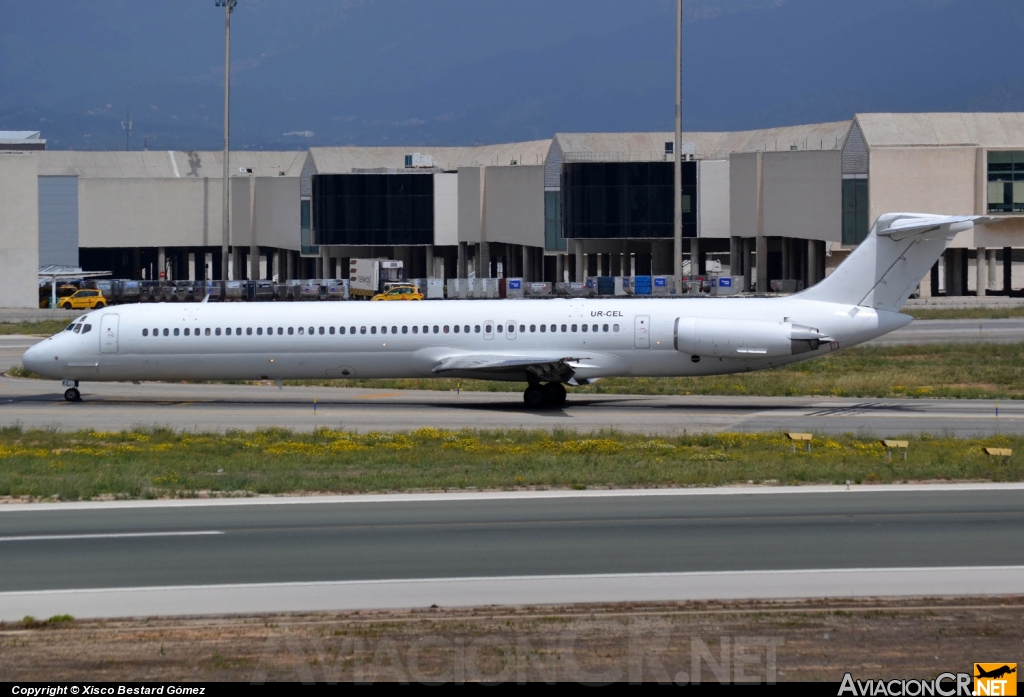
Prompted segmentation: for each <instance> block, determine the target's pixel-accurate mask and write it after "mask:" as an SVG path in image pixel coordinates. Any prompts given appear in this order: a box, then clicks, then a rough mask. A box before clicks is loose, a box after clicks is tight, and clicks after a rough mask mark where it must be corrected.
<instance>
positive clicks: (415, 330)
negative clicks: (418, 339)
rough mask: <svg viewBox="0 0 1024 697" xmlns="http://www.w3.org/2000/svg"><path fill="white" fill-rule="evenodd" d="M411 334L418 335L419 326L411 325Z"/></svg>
mask: <svg viewBox="0 0 1024 697" xmlns="http://www.w3.org/2000/svg"><path fill="white" fill-rule="evenodd" d="M412 333H413V334H419V333H420V328H419V326H417V325H415V324H414V325H412Z"/></svg>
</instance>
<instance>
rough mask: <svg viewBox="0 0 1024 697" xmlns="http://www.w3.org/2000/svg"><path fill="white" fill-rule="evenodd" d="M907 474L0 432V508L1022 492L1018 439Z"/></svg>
mask: <svg viewBox="0 0 1024 697" xmlns="http://www.w3.org/2000/svg"><path fill="white" fill-rule="evenodd" d="M909 440H910V448H909V457H908V459H907V460H906V461H904V460H902V459H900V457H899V455H895V456H894V457H893V458H892V459H891V461H890V460H887V458H886V453H885V449H884V448H883V447H882V446H881V445H880V444H879V442H878V441H877V440H875V439H871V438H861V437H855V436H852V435H844V436H816V437H815V440H814V442H813V443H812V451H811V453H807V452H804V450H803V449H802V447H800V448H797V449H796V450H795V451H794V449H793V447H792V445H791V444H790V443H789V441H788V440H787V439H786V437H785V436H784V435H783V434H781V433H771V434H738V433H719V434H708V435H683V436H679V437H673V438H651V437H649V436H644V435H632V434H623V433H619V432H614V431H606V432H601V433H596V434H579V433H576V432H572V431H561V432H555V433H548V432H544V431H521V430H514V431H468V430H467V431H439V430H436V429H420V430H418V431H413V432H411V433H366V434H356V433H352V432H346V431H331V430H319V431H316V432H314V433H311V434H296V433H291V432H289V431H285V430H266V431H257V432H246V433H242V432H236V433H228V434H227V435H218V434H203V433H201V434H195V433H175V432H172V431H170V430H159V429H157V430H134V431H126V432H115V433H102V432H93V431H79V432H74V433H60V432H56V431H48V430H24V431H23V430H21V429H18V428H6V429H0V495H2V496H14V497H32V498H36V499H40V498H59V499H62V500H76V499H90V498H94V497H116V498H146V497H167V496H170V497H188V496H195V495H198V494H205V493H209V494H211V495H253V494H282V493H289V492H342V493H348V492H388V491H409V490H419V491H422V490H434V491H437V490H463V489H511V488H535V487H540V488H551V487H555V488H590V487H664V486H711V485H724V484H735V483H742V484H746V483H748V482H755V483H781V484H804V483H834V484H842V483H844V482H845V481H846V480H851V481H853V482H895V481H921V480H991V481H1020V480H1021V479H1022V477H1024V466H1022V464H1021V463H1022V461H1024V458H1022V457H1020V456H1015V457H1012V458H1008V459H1004V458H995V457H990V456H988V455H986V454H984V453H983V452H982V446H996V447H1003V448H1013V449H1014V450H1015V451H1017V452H1022V449H1024V438H1022V437H1016V436H995V437H992V438H985V439H956V438H940V437H925V436H918V437H910V438H909Z"/></svg>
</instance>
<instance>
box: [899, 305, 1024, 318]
mask: <svg viewBox="0 0 1024 697" xmlns="http://www.w3.org/2000/svg"><path fill="white" fill-rule="evenodd" d="M903 314H905V315H910V316H911V317H913V318H914V319H1009V318H1011V317H1024V306H1022V307H1006V308H998V307H972V308H962V309H957V308H949V309H941V308H935V309H931V308H927V309H926V308H917V307H913V308H911V307H905V308H903Z"/></svg>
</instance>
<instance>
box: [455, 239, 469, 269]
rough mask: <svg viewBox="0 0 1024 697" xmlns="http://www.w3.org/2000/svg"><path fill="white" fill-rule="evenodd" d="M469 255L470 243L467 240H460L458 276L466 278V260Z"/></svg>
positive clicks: (456, 267) (456, 266) (457, 265)
mask: <svg viewBox="0 0 1024 697" xmlns="http://www.w3.org/2000/svg"><path fill="white" fill-rule="evenodd" d="M468 257H469V245H468V243H466V242H459V260H458V263H457V264H456V265H455V273H456V278H466V275H467V274H466V272H467V269H466V266H467V264H466V262H467V261H468Z"/></svg>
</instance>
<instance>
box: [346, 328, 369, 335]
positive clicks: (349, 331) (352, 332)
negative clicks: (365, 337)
mask: <svg viewBox="0 0 1024 697" xmlns="http://www.w3.org/2000/svg"><path fill="white" fill-rule="evenodd" d="M348 333H349V334H355V333H356V328H355V327H349V328H348ZM363 333H364V334H365V333H366V332H363ZM342 334H344V332H342Z"/></svg>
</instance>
